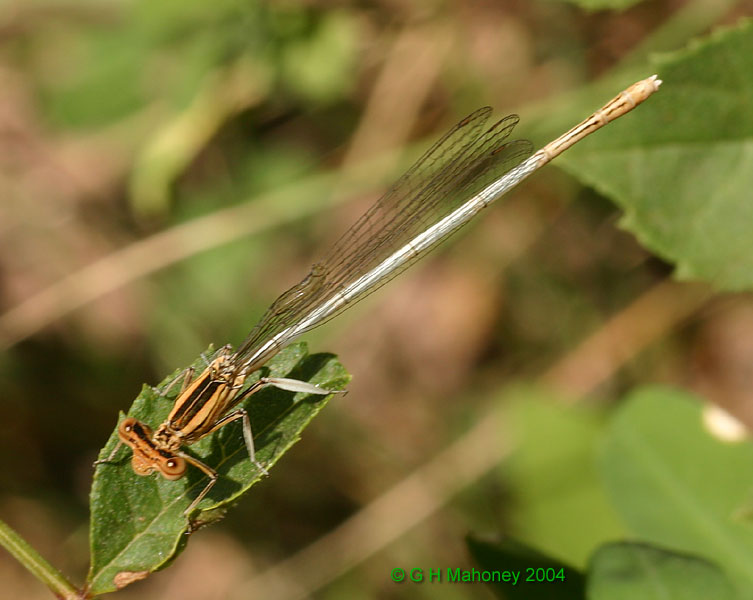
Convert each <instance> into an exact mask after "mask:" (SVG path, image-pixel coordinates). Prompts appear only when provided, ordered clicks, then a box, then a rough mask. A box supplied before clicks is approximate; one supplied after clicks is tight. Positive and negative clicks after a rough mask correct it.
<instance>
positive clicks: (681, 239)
mask: <svg viewBox="0 0 753 600" xmlns="http://www.w3.org/2000/svg"><path fill="white" fill-rule="evenodd" d="M654 68H655V70H656V72H658V74H659V76H660V77H661V79H663V80H664V84H663V85H662V87H661V89H660V90H659V91H658V92H657V93H656V94H655V95H653V96H652V97H651V98H649V99H648V100H647V101H646V102H645V104H642V105H641V106H639V107H638V108H637V109H636V110H635V111H634V112H633V113H631V114H629V115H627V116H625V117H623V118H622V119H620V120H618V121H616V122H615V123H612V124H611V125H609V132H608V133H607V132H606V131H605V132H603V133H600V134H598V135H594V136H592V138H590V139H588V140H584V141H583V142H582V143H581V144H578V145H577V146H576V147H574V148H573V149H572V150H570V151H568V152H567V153H566V154H564V155H563V156H562V157H561V159H558V160H559V164H560V165H563V166H564V167H565V168H566V170H568V171H570V172H572V173H573V174H574V175H576V176H577V177H578V178H579V179H580V180H582V181H583V182H585V183H587V184H588V185H591V186H593V187H594V188H596V189H597V190H598V191H599V192H601V193H602V194H604V195H606V196H608V197H610V198H612V199H613V200H614V201H615V202H617V204H619V206H620V207H621V208H622V209H623V210H624V211H625V216H624V218H623V219H622V226H623V227H625V228H626V229H628V230H630V231H631V232H633V233H634V234H635V235H636V236H637V237H638V239H639V240H640V241H641V243H643V244H644V245H645V246H646V247H647V248H649V249H650V250H651V251H653V252H655V253H657V254H658V255H660V256H661V257H663V258H664V259H666V260H668V261H670V262H672V263H674V264H675V265H676V274H677V276H678V277H680V278H682V279H700V280H704V281H708V282H710V283H712V284H713V285H715V286H716V287H718V288H719V289H724V290H743V289H750V288H751V287H753V236H751V235H750V224H751V223H753V202H751V189H753V23H752V22H751V21H748V20H745V21H743V22H742V24H741V25H739V26H738V27H736V28H734V29H727V30H721V31H719V32H717V33H715V34H714V35H712V36H710V37H709V38H708V39H706V40H704V41H703V42H700V43H695V44H692V45H691V46H690V47H689V48H687V49H685V50H682V51H679V52H676V53H673V54H671V55H666V56H664V57H662V58H661V60H658V61H657V62H656V64H655V67H654ZM649 74H650V72H648V70H647V72H646V75H649Z"/></svg>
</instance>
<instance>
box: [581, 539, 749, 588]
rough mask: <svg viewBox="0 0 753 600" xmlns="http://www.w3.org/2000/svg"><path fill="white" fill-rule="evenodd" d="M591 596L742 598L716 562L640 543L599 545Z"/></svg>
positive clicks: (590, 577)
mask: <svg viewBox="0 0 753 600" xmlns="http://www.w3.org/2000/svg"><path fill="white" fill-rule="evenodd" d="M587 592H588V596H587V597H588V600H635V598H640V599H641V600H708V599H709V598H713V599H714V600H731V599H734V598H739V596H738V594H737V593H736V592H735V589H734V586H733V585H732V583H731V582H730V581H729V579H727V576H726V575H725V574H724V572H722V570H721V569H719V567H718V566H716V565H715V564H713V563H711V562H709V561H706V560H703V559H702V558H698V557H696V556H689V555H687V554H678V553H676V552H670V551H669V550H664V549H661V548H656V547H653V546H649V545H647V544H638V543H628V542H623V543H616V544H609V545H606V546H603V547H601V548H599V550H598V551H597V552H596V553H595V554H594V556H593V558H592V560H591V565H590V568H589V573H588V582H587Z"/></svg>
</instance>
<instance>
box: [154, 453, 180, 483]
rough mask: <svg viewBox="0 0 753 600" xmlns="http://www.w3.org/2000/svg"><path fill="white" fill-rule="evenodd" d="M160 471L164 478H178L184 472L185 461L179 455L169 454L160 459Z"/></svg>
mask: <svg viewBox="0 0 753 600" xmlns="http://www.w3.org/2000/svg"><path fill="white" fill-rule="evenodd" d="M160 472H161V473H162V476H163V477H164V478H165V479H169V480H174V479H180V478H181V477H183V475H184V474H185V472H186V461H185V459H183V458H181V457H180V456H171V457H170V458H166V459H164V460H163V461H162V463H161V466H160Z"/></svg>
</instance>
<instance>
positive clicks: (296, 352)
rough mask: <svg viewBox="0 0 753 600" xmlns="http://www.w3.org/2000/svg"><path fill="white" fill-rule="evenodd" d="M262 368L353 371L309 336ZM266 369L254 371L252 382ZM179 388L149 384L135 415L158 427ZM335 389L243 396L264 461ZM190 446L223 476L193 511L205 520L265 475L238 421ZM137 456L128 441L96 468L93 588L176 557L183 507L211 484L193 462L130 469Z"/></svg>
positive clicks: (121, 581)
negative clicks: (167, 471) (175, 468)
mask: <svg viewBox="0 0 753 600" xmlns="http://www.w3.org/2000/svg"><path fill="white" fill-rule="evenodd" d="M208 352H211V349H210V350H209V351H208ZM207 355H209V354H207ZM192 366H193V367H194V369H195V370H196V372H198V373H200V372H201V371H203V370H204V368H205V367H206V362H205V359H204V358H199V359H197V360H196V361H195V362H194V364H193V365H192ZM263 370H264V371H268V374H269V375H270V376H273V377H290V378H294V379H300V380H303V381H310V382H312V383H316V384H319V385H321V386H322V387H325V388H327V389H342V388H343V387H344V386H345V385H346V384H347V382H348V381H349V379H350V377H349V375H348V374H347V372H346V371H345V370H344V368H343V367H342V365H340V363H339V362H337V360H336V359H335V358H334V357H333V356H332V355H329V354H315V355H311V356H309V355H308V354H307V349H306V345H305V344H295V345H292V346H289V347H288V348H286V349H284V350H283V351H282V352H280V353H279V354H278V355H277V356H276V357H275V358H273V359H272V360H271V361H269V363H268V364H267V366H266V367H265V369H263ZM180 374H181V373H180V372H176V373H174V374H173V375H171V376H170V377H168V378H167V379H165V380H164V381H163V382H162V383H161V384H160V386H159V389H160V390H164V389H165V388H166V386H168V385H169V384H170V383H171V382H172V381H174V380H175V379H176V378H177V377H180ZM260 374H261V373H259V372H257V373H256V374H254V375H252V376H251V377H249V380H248V381H247V386H248V385H250V384H251V383H253V381H255V380H256V379H258V377H259V376H260ZM179 388H180V385H179V384H178V383H176V385H174V386H173V387H172V389H171V392H170V394H168V396H167V397H160V396H159V392H158V391H155V390H154V389H152V388H149V387H146V386H145V387H144V389H143V390H142V392H141V394H140V395H139V397H138V398H137V399H136V401H135V402H134V403H133V405H132V406H131V409H130V410H129V412H128V415H129V416H132V417H135V418H137V419H139V420H141V421H143V422H144V423H146V424H147V425H150V426H152V427H153V428H156V426H157V425H159V424H160V423H161V422H162V421H163V420H164V419H165V418H166V417H167V414H168V413H169V412H170V409H171V408H172V402H171V401H170V400H172V399H174V397H175V395H176V394H177V392H178V389H179ZM329 397H330V396H312V395H306V394H292V393H290V392H284V391H281V390H279V389H276V388H272V387H266V388H263V389H262V390H261V391H259V392H257V393H255V394H253V395H252V396H251V397H250V398H249V399H248V400H246V401H244V403H242V406H243V407H244V408H246V409H247V410H248V413H249V417H250V419H251V427H252V429H253V432H254V443H255V446H256V456H257V459H258V460H259V462H261V463H262V464H263V465H265V467H266V468H267V469H268V470H269V469H270V468H271V467H272V466H273V465H274V464H275V463H276V462H277V461H278V460H279V459H280V457H281V456H282V455H283V454H284V453H285V452H286V451H287V450H288V449H289V448H290V447H291V446H292V445H293V444H294V443H295V442H296V441H298V439H299V438H300V434H301V431H302V430H303V429H304V428H305V427H306V426H307V425H308V423H309V422H310V421H311V419H312V418H313V417H314V416H316V414H317V413H318V412H319V411H320V410H321V409H322V408H323V407H324V405H325V404H326V403H327V400H328V399H329ZM122 418H123V415H121V419H122ZM117 439H118V438H117V431H115V432H113V434H112V435H111V436H110V439H109V441H108V442H107V444H106V445H105V447H104V448H103V449H102V451H101V452H100V455H99V457H100V459H106V458H107V457H108V456H109V455H110V453H111V451H112V449H113V448H114V447H115V445H116V444H117ZM188 452H189V453H190V454H191V455H192V456H195V457H196V458H198V459H199V460H201V461H202V462H204V463H206V464H207V465H209V466H211V467H212V468H214V469H215V470H217V472H218V473H219V476H220V477H219V479H218V481H217V483H216V484H215V486H214V487H213V488H212V489H211V491H210V492H209V494H208V495H207V497H206V498H204V500H202V502H201V503H200V504H199V509H200V510H201V511H202V512H201V513H200V514H199V515H198V517H197V516H196V515H194V518H198V519H201V524H207V523H209V522H211V521H213V520H216V519H218V518H220V517H221V516H222V514H224V510H225V509H224V508H223V507H225V506H226V505H228V504H229V503H231V502H233V501H235V500H236V499H237V498H238V497H239V496H240V495H241V494H243V493H244V492H246V491H247V490H248V489H249V488H250V487H251V486H252V485H253V484H254V483H256V482H257V481H259V479H261V477H262V475H261V473H260V472H259V471H258V469H257V468H256V467H255V466H254V465H253V464H252V463H251V461H250V460H249V457H248V451H247V449H246V446H245V443H244V441H243V435H242V429H241V424H240V423H239V422H236V423H233V424H228V425H227V426H226V427H223V428H221V429H220V430H218V431H216V432H215V433H213V434H212V435H209V436H207V437H205V438H204V439H202V440H200V441H199V442H197V443H196V444H193V445H191V446H190V447H189V448H188ZM130 457H131V452H130V450H129V449H128V448H126V447H123V448H122V449H121V450H119V451H118V453H117V454H116V456H115V457H114V459H113V460H114V462H115V463H116V464H103V465H99V466H98V467H97V469H96V471H95V474H94V482H93V485H92V491H91V507H92V519H91V535H90V538H91V540H90V543H91V569H90V572H89V577H88V582H89V589H90V591H91V593H92V594H94V595H96V594H101V593H104V592H110V591H114V590H115V589H118V588H120V587H123V585H127V584H128V583H130V582H131V581H133V580H136V579H141V578H143V577H145V576H146V575H148V574H149V573H151V572H152V571H155V570H157V569H160V568H163V567H164V566H166V565H167V564H168V563H169V562H170V561H172V560H173V559H174V558H175V556H176V555H177V554H178V553H180V551H182V550H183V547H184V546H185V543H186V540H187V535H186V531H187V529H188V523H187V520H186V517H185V516H184V515H183V511H184V510H185V509H186V508H187V507H188V506H189V504H190V503H191V501H192V500H193V498H195V497H196V495H197V494H199V493H200V492H201V490H202V489H203V488H204V486H205V485H206V484H207V478H206V477H205V476H204V475H203V474H202V473H201V472H200V471H198V470H197V469H193V468H191V467H190V466H189V471H188V473H187V474H186V476H185V477H184V478H182V479H179V480H177V481H167V480H165V479H163V478H162V477H161V476H159V475H158V474H153V475H150V476H147V477H139V476H138V475H136V474H135V473H134V472H133V470H132V469H131V465H130Z"/></svg>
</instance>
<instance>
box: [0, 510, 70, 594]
mask: <svg viewBox="0 0 753 600" xmlns="http://www.w3.org/2000/svg"><path fill="white" fill-rule="evenodd" d="M0 545H2V546H3V547H4V548H6V549H7V550H8V552H10V553H11V554H12V555H13V556H15V557H16V560H18V562H20V563H21V564H22V565H23V566H24V567H26V568H27V569H28V570H29V571H31V573H32V574H33V575H34V576H35V577H36V578H37V579H39V580H40V581H41V582H42V583H44V584H45V585H46V586H47V587H48V588H50V590H52V592H53V593H54V594H56V595H57V597H58V598H62V599H64V600H74V599H76V600H80V598H81V597H82V596H81V594H80V593H79V591H78V590H77V589H76V587H75V586H74V585H73V584H72V583H71V582H70V581H68V580H67V579H66V578H65V576H64V575H63V574H62V573H61V572H60V571H58V570H57V569H56V568H55V567H53V566H52V565H51V564H50V563H48V562H47V561H46V560H45V559H44V558H42V557H41V556H40V555H39V553H38V552H37V551H36V550H34V548H32V547H31V546H30V545H29V544H28V542H27V541H26V540H24V539H23V538H22V537H21V536H20V535H18V534H17V533H16V532H15V531H13V529H11V528H10V527H9V526H8V524H7V523H5V522H4V521H2V520H0Z"/></svg>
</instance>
